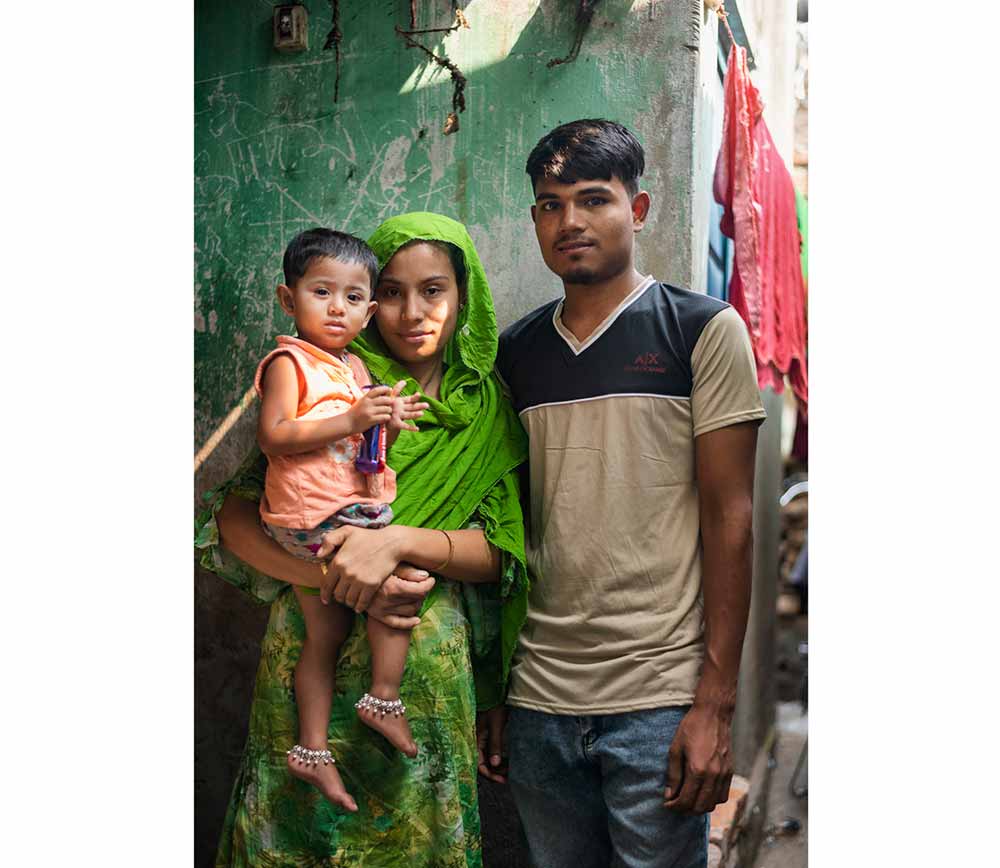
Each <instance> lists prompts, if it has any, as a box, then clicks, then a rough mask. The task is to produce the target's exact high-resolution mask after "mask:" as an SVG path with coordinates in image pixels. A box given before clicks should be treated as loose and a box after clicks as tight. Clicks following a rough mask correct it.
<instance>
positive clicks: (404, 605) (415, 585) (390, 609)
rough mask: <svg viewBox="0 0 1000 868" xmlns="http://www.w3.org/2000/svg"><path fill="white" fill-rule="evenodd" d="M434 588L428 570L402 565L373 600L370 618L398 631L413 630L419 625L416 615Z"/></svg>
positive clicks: (369, 610)
mask: <svg viewBox="0 0 1000 868" xmlns="http://www.w3.org/2000/svg"><path fill="white" fill-rule="evenodd" d="M433 587H434V578H433V576H431V575H430V574H429V573H428V572H427V571H426V570H418V569H417V568H416V567H413V566H410V565H409V564H400V565H399V567H398V568H397V569H396V572H395V574H394V575H391V576H389V578H387V579H386V580H385V581H384V582H383V583H382V587H381V588H379V589H378V591H377V592H376V594H375V596H374V597H373V598H372V602H371V605H370V606H369V607H368V617H369V618H374V619H375V620H376V621H381V622H382V623H383V624H385V625H386V626H388V627H395V628H396V629H397V630H412V629H413V628H414V627H416V626H417V624H419V623H420V618H418V617H417V612H419V611H420V607H421V605H423V601H424V597H426V596H427V594H429V593H430V590H431V588H433Z"/></svg>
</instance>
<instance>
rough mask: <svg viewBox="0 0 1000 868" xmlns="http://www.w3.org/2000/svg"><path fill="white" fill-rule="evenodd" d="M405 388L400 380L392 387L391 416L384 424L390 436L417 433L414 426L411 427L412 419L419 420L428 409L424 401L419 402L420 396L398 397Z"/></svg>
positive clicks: (404, 384)
mask: <svg viewBox="0 0 1000 868" xmlns="http://www.w3.org/2000/svg"><path fill="white" fill-rule="evenodd" d="M405 386H406V380H400V381H399V382H398V383H396V385H395V386H393V387H392V393H391V394H392V416H391V417H390V418H389V421H388V422H387V423H386V429H387V430H388V431H389V433H390V434H398V433H399V432H400V431H419V430H420V429H419V428H418V427H417V426H416V425H411V424H410V421H411V420H412V419H419V418H420V417H421V416H423V415H424V410H426V409H427V408H428V407H430V404H428V403H427V402H426V401H421V400H420V397H421V396H420V395H406V396H402V397H401V396H400V394H399V393H400V392H401V391H402V390H403V388H404V387H405Z"/></svg>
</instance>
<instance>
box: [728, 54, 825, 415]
mask: <svg viewBox="0 0 1000 868" xmlns="http://www.w3.org/2000/svg"><path fill="white" fill-rule="evenodd" d="M723 90H724V93H725V113H724V115H723V122H722V147H721V148H720V150H719V156H718V159H717V160H716V163H715V178H714V182H713V192H714V194H715V201H716V202H718V203H719V204H720V205H722V206H723V209H724V211H723V215H722V221H721V222H720V228H721V229H722V231H723V233H724V234H726V235H727V236H729V237H730V238H732V239H733V242H734V246H735V252H734V256H733V276H732V280H731V281H730V283H729V303H730V304H732V306H733V307H734V308H736V310H737V311H738V312H739V314H740V316H742V317H743V320H744V322H746V324H747V327H748V328H749V330H750V342H751V344H752V345H753V351H754V357H755V358H756V360H757V384H758V385H759V386H760V387H761V388H762V389H763V388H764V387H765V386H770V387H771V388H772V389H774V391H775V392H779V393H780V392H782V391H783V390H784V383H785V380H784V378H785V375H786V374H787V375H788V379H789V381H790V382H791V385H792V391H793V392H794V393H795V396H796V397H797V398H798V400H799V404H800V406H801V409H802V413H803V416H805V415H806V411H807V407H808V393H809V390H808V379H807V376H806V293H805V283H804V281H803V279H802V261H801V258H800V253H801V237H800V235H799V227H798V220H797V218H796V213H795V187H794V185H793V183H792V176H791V175H790V174H789V173H788V169H787V168H786V167H785V163H784V161H783V160H782V159H781V156H780V155H779V154H778V151H777V149H776V148H775V146H774V141H773V140H772V138H771V133H770V131H769V130H768V128H767V124H766V123H764V117H763V108H764V107H763V104H762V103H761V101H760V95H759V93H758V91H757V88H756V87H754V85H753V82H751V81H750V73H749V71H748V69H747V53H746V49H744V48H741V47H739V46H738V45H736V44H735V43H733V45H732V47H731V48H730V49H729V66H728V68H727V70H726V78H725V81H724V82H723Z"/></svg>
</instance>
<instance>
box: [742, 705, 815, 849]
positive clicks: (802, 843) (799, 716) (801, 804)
mask: <svg viewBox="0 0 1000 868" xmlns="http://www.w3.org/2000/svg"><path fill="white" fill-rule="evenodd" d="M807 724H808V717H807V715H806V714H805V713H804V712H803V709H802V705H801V704H800V703H799V702H779V703H778V707H777V723H776V725H777V749H776V751H775V759H776V760H777V766H776V767H775V769H774V771H773V773H772V775H771V792H770V797H769V799H768V817H767V821H766V823H765V828H770V829H771V830H772V834H771V835H769V836H767V837H765V838H764V841H763V842H762V843H761V846H760V851H759V852H758V854H757V862H756V865H755V868H806V861H807V847H808V840H809V798H808V795H806V796H805V797H803V798H797V797H795V796H794V795H792V793H791V792H790V791H789V782H790V780H791V777H792V774H793V772H794V771H795V765H796V763H797V762H798V759H799V756H800V754H801V752H802V748H803V746H804V745H805V743H806V735H807ZM808 777H809V767H808V760H806V762H805V764H804V765H803V768H802V770H801V771H800V773H799V775H798V777H797V779H796V784H797V785H799V786H805V785H807V784H808ZM789 820H792V821H797V822H798V824H799V830H798V831H797V832H792V831H790V830H789V826H790V825H792V824H790V823H789V822H788V821H789Z"/></svg>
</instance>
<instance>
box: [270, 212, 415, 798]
mask: <svg viewBox="0 0 1000 868" xmlns="http://www.w3.org/2000/svg"><path fill="white" fill-rule="evenodd" d="M283 265H284V274H285V282H284V283H283V284H281V285H280V286H279V287H278V289H277V294H278V301H279V303H280V304H281V308H282V310H284V311H285V313H287V314H289V316H292V317H294V319H295V328H296V331H297V334H298V337H294V338H292V337H287V336H284V335H283V336H280V337H279V338H278V339H277V343H278V348H277V349H276V350H274V351H273V352H271V353H270V354H269V355H268V356H267V357H266V358H265V359H264V360H263V361H262V362H261V363H260V366H259V367H258V369H257V376H256V380H255V383H256V387H257V391H258V393H259V394H260V398H261V410H260V422H259V425H258V429H257V439H258V442H259V443H260V448H261V450H262V451H263V452H264V453H265V454H266V455H267V457H268V468H267V476H266V480H265V484H264V497H263V498H262V499H261V504H260V513H261V518H262V520H263V524H264V528H265V530H266V531H267V533H268V534H269V535H270V536H272V537H273V538H274V539H275V540H276V541H277V542H278V543H279V544H280V545H281V546H282V547H284V548H285V549H286V550H287V551H289V552H291V553H292V554H294V555H297V556H299V557H303V558H306V559H309V560H318V558H317V557H316V552H317V550H318V549H319V547H320V545H321V543H322V538H323V535H324V534H326V533H327V532H329V531H330V530H332V529H333V528H336V527H339V526H340V525H343V524H351V525H356V526H359V527H368V528H382V527H385V526H386V525H387V524H388V523H389V522H390V521H391V520H392V509H391V507H390V506H389V503H390V502H391V501H392V500H393V498H394V497H395V494H396V479H395V474H394V473H393V472H392V470H391V469H389V468H388V467H384V469H382V470H380V471H378V472H376V473H362V472H361V470H359V469H358V467H357V466H356V464H355V461H356V459H357V457H358V454H359V450H360V449H361V448H363V446H364V436H363V434H364V432H365V431H367V430H368V429H369V428H371V427H372V426H373V425H381V426H382V428H383V432H384V435H385V437H386V438H387V440H388V442H389V443H391V442H392V440H394V439H395V437H396V436H397V435H398V434H399V432H400V431H401V430H403V429H405V430H409V431H416V430H417V429H416V427H415V426H414V425H412V424H410V420H413V419H418V418H419V417H420V416H421V415H422V413H423V410H425V409H426V408H427V406H428V405H427V404H425V403H421V402H420V401H419V396H417V395H411V396H408V397H406V398H402V397H399V395H398V392H399V390H400V389H401V388H402V387H403V385H404V383H402V382H400V383H397V384H396V386H395V387H394V388H392V389H390V388H389V387H388V386H375V387H374V388H369V389H367V391H365V390H364V389H363V388H362V387H363V386H370V385H371V382H370V378H369V375H368V371H367V369H366V368H365V366H364V363H363V362H362V361H361V360H360V359H358V358H357V357H356V356H353V355H351V354H350V353H348V352H347V349H346V347H347V345H348V344H349V343H350V342H351V341H352V340H353V339H354V338H355V337H356V336H357V335H358V333H359V332H360V331H361V329H363V328H364V327H365V325H367V323H368V320H369V319H370V318H371V315H372V314H373V313H374V311H375V309H376V307H377V306H378V305H377V304H376V302H375V301H374V300H373V298H372V295H373V292H374V286H375V282H376V279H377V276H378V262H377V260H376V258H375V254H374V253H372V251H371V249H370V248H369V247H368V245H367V244H365V243H364V242H363V241H361V240H360V239H358V238H355V237H354V236H353V235H347V234H345V233H342V232H335V231H333V230H331V229H310V230H308V231H305V232H302V233H300V234H299V235H297V236H296V237H295V238H293V239H292V240H291V242H290V243H289V245H288V248H287V249H286V250H285V256H284V262H283ZM294 590H295V594H296V596H297V598H298V601H299V604H300V606H301V608H302V614H303V616H304V618H305V625H306V638H305V642H304V644H303V647H302V655H301V657H300V658H299V661H298V664H297V665H296V667H295V697H296V703H297V706H298V713H299V739H298V743H297V744H296V745H295V746H294V747H293V748H292V749H291V750H290V751H288V767H289V770H290V771H291V773H292V774H293V775H295V776H296V777H298V778H301V779H302V780H305V781H308V782H309V783H311V784H313V785H314V786H316V787H317V788H318V789H319V790H320V791H321V792H322V793H323V794H324V795H325V796H326V797H327V798H328V799H329V800H330V801H331V802H334V803H336V804H339V805H342V806H343V807H345V808H347V809H348V810H350V811H356V810H357V804H356V803H355V801H354V799H353V798H352V797H351V796H350V794H348V793H347V792H346V790H345V789H344V786H343V782H342V781H341V779H340V775H339V774H338V773H337V770H336V768H335V767H334V759H333V757H332V756H331V754H330V751H329V750H328V748H327V730H328V727H329V722H330V705H331V701H332V697H333V689H334V678H335V673H336V665H337V654H338V652H339V651H340V647H341V645H342V644H343V642H344V640H345V639H346V638H347V635H348V633H349V632H350V629H351V626H352V623H353V618H354V613H353V612H352V611H351V610H350V609H348V608H347V607H346V606H342V605H340V604H337V603H334V602H331V604H330V605H329V606H326V605H324V604H323V603H322V602H321V601H320V598H319V596H318V595H317V592H316V591H315V590H314V589H311V588H303V587H299V586H294ZM367 632H368V641H369V644H370V646H371V653H372V687H371V692H370V693H366V694H365V695H364V696H363V697H362V698H361V700H360V701H359V702H358V704H357V708H358V714H359V716H360V718H361V720H362V721H363V722H364V723H365V724H367V725H368V726H370V727H372V728H373V729H375V730H376V731H378V732H379V733H381V734H382V735H383V736H385V737H386V738H387V739H388V740H389V741H390V742H391V743H392V744H393V745H394V746H395V747H397V748H398V749H399V750H401V751H402V752H403V753H405V754H406V755H407V756H409V757H414V756H416V753H417V747H416V744H415V743H414V741H413V738H412V735H411V734H410V728H409V725H408V724H407V722H406V718H405V716H404V714H405V710H406V709H405V708H404V706H403V703H402V702H401V700H400V698H399V685H400V681H401V680H402V677H403V669H404V667H405V664H406V653H407V651H408V649H409V641H410V635H409V630H400V629H395V628H392V627H388V626H386V625H385V624H383V623H382V622H380V621H377V620H376V619H375V618H371V617H369V618H368V625H367Z"/></svg>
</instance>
